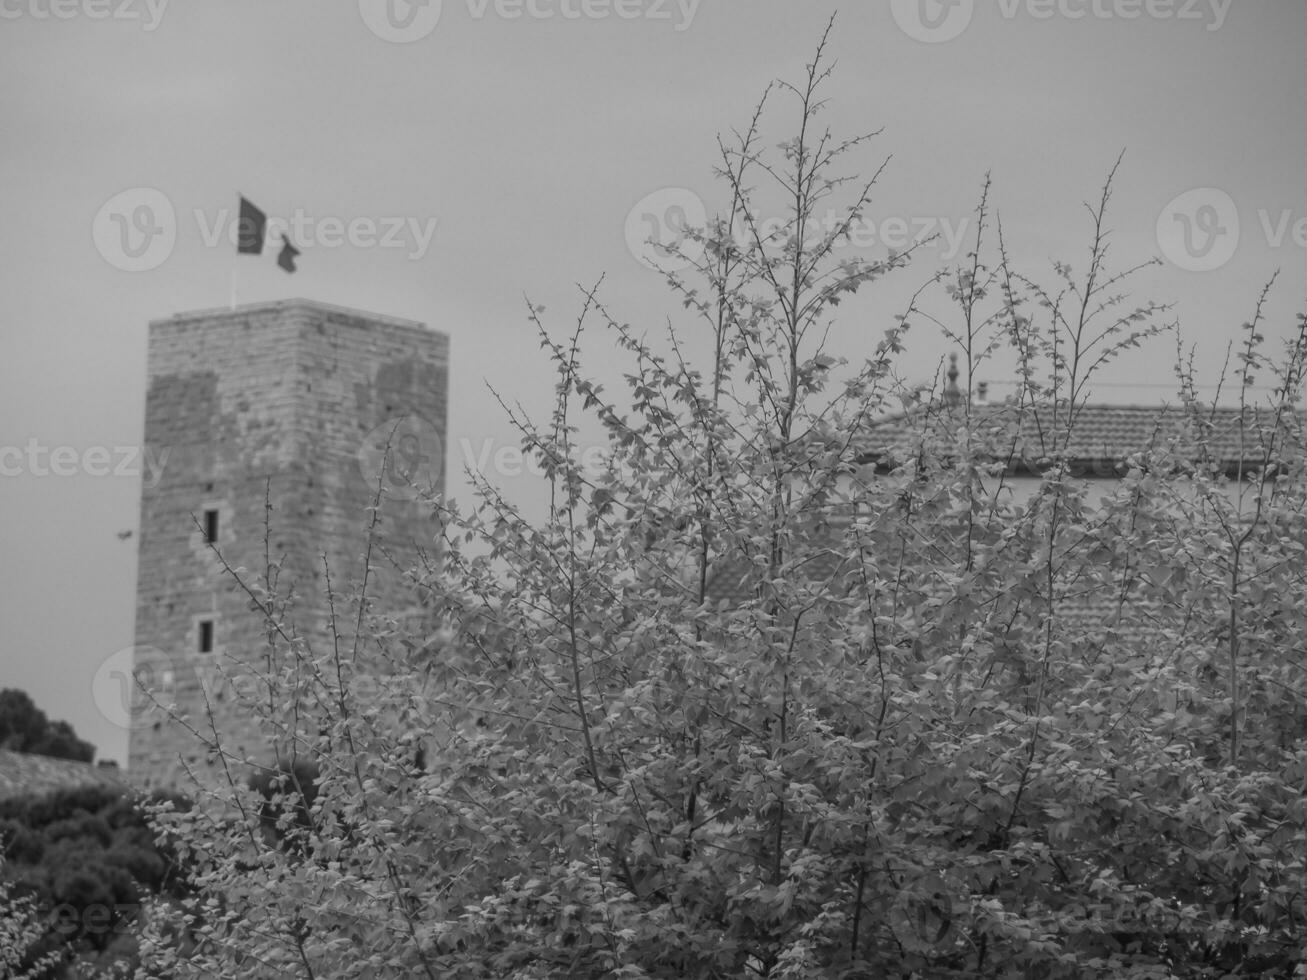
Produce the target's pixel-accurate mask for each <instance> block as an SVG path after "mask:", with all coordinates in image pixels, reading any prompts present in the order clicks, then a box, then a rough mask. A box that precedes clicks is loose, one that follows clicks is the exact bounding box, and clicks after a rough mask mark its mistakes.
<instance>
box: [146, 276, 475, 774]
mask: <svg viewBox="0 0 1307 980" xmlns="http://www.w3.org/2000/svg"><path fill="white" fill-rule="evenodd" d="M149 336H150V339H149V370H148V376H149V390H148V394H147V397H146V423H145V442H146V447H147V449H148V451H149V452H150V453H152V454H154V457H155V458H156V459H160V460H162V466H161V476H160V478H159V479H158V482H157V484H155V485H153V486H146V487H144V488H143V491H142V499H141V524H140V544H139V549H140V561H139V571H138V581H137V608H136V650H135V653H136V671H137V674H138V676H139V678H140V680H141V682H142V683H143V684H145V685H146V686H148V687H149V688H150V691H151V695H150V696H149V697H146V696H142V697H143V698H144V700H145V703H144V704H143V706H142V710H139V711H137V712H136V713H135V715H134V717H135V719H136V724H134V727H133V730H132V733H131V740H130V753H129V772H130V775H131V778H132V780H133V782H136V783H138V784H141V785H180V784H183V783H184V782H185V781H186V778H185V771H184V769H185V766H189V767H190V768H191V769H192V771H194V772H195V773H196V775H197V776H199V777H200V778H202V779H203V778H205V773H206V771H208V772H214V767H215V766H217V765H220V763H219V762H218V761H217V760H216V759H215V758H214V757H213V754H212V753H209V752H206V750H205V747H204V745H203V743H202V742H201V741H200V739H199V738H197V737H196V736H195V734H193V733H192V732H191V731H188V726H189V727H190V728H194V729H195V730H197V731H199V732H200V733H202V734H203V735H205V736H206V737H208V738H210V739H212V738H213V731H212V728H215V727H216V729H217V731H218V734H219V737H220V739H221V741H222V744H223V747H224V749H225V750H226V752H227V753H228V754H230V755H232V756H235V757H237V758H240V759H250V760H260V759H263V760H266V759H268V758H270V757H271V755H272V752H273V746H272V745H271V744H269V739H268V734H267V732H266V731H263V730H261V729H260V728H258V727H257V726H256V725H255V723H254V722H253V721H252V719H251V718H250V716H249V711H248V709H246V708H245V707H244V706H243V705H242V699H243V698H247V697H249V696H257V694H258V688H259V684H258V682H257V680H256V675H257V674H258V673H259V672H263V671H266V669H267V667H268V663H269V657H270V656H272V654H270V650H271V649H273V647H270V644H269V642H268V640H269V630H270V628H271V627H270V625H269V620H271V621H272V622H274V623H275V624H276V627H277V628H279V629H280V631H281V633H283V634H285V635H286V636H298V637H303V638H304V640H305V641H306V642H307V643H308V645H309V646H310V647H311V648H314V649H322V648H323V646H324V645H325V644H327V643H328V642H329V640H330V637H331V636H332V631H331V628H330V622H329V618H328V615H329V613H328V608H329V607H328V603H327V601H326V598H325V594H324V593H325V589H326V585H327V576H328V574H329V575H330V583H331V589H332V591H333V593H335V594H336V596H337V599H336V613H337V616H338V622H337V630H338V631H339V632H342V633H344V634H345V642H346V644H348V643H349V642H350V641H351V639H352V632H351V631H352V626H353V622H354V617H355V616H356V614H357V606H351V605H350V601H349V597H350V596H351V595H352V594H353V592H354V589H355V587H356V586H357V585H358V584H359V583H360V582H361V580H362V578H363V574H364V567H365V566H364V553H365V551H366V549H367V545H368V540H369V535H370V534H371V536H372V538H373V540H374V541H375V542H377V544H376V545H374V548H373V553H372V561H371V567H372V571H371V572H370V574H369V576H368V589H367V593H368V595H369V596H370V597H371V610H372V611H373V612H377V613H381V614H383V615H392V616H401V615H403V614H404V613H405V611H406V610H410V609H411V608H412V606H413V603H414V598H413V590H412V588H411V585H410V584H408V582H407V581H406V578H405V575H404V571H406V570H408V569H410V568H412V567H414V566H415V565H416V564H417V563H418V562H419V560H420V558H421V557H422V556H424V555H427V556H429V555H430V554H432V553H433V552H434V550H435V547H436V532H437V522H436V521H435V519H434V517H433V515H432V509H431V507H430V505H429V503H424V502H423V501H422V500H421V499H420V498H419V496H418V494H417V492H416V489H415V487H414V485H415V484H416V486H419V487H422V488H424V489H426V488H431V487H432V485H434V487H433V488H434V489H435V490H436V491H440V490H442V489H443V460H444V434H445V425H446V400H447V395H446V392H447V387H448V362H449V341H448V338H447V337H446V336H445V335H443V334H441V333H438V332H435V331H431V330H428V329H427V328H425V327H424V326H422V325H421V324H418V323H414V322H412V321H404V320H396V319H391V318H386V317H379V316H374V315H371V314H366V313H360V312H355V311H351V310H343V309H340V308H336V307H331V306H326V305H324V304H319V303H312V302H307V301H303V300H291V301H285V302H277V303H269V304H259V305H254V306H248V307H239V308H237V309H235V310H218V311H206V312H199V313H188V314H180V315H178V316H174V317H171V318H169V319H165V320H157V321H154V322H152V323H151V324H150V335H149ZM387 440H391V441H392V443H393V445H392V453H391V457H390V466H389V467H388V469H387V471H386V472H385V474H384V479H383V482H384V484H385V485H386V487H387V494H386V496H385V497H384V501H383V506H382V508H381V511H380V515H381V516H380V523H379V525H378V526H376V527H371V528H370V525H371V523H372V521H373V517H372V512H371V510H370V508H371V507H372V504H373V502H374V498H375V494H376V492H377V481H378V477H379V475H380V474H379V472H378V471H379V469H380V468H381V464H382V460H383V453H384V452H385V449H386V442H387ZM165 454H166V455H165ZM206 512H216V519H217V537H216V540H215V541H214V542H213V545H214V546H216V552H217V553H215V547H211V546H210V543H209V542H208V540H207V535H206V531H207V530H212V527H211V524H210V522H211V520H212V518H206ZM233 571H234V572H236V573H237V574H238V575H239V578H240V581H237V578H236V576H235V575H233V574H232V573H233ZM269 581H270V582H271V583H272V586H273V588H272V592H273V593H275V595H276V596H277V597H278V598H277V600H276V602H275V603H274V605H273V606H272V608H271V615H270V616H269V615H268V614H267V611H268V610H267V607H266V605H265V606H264V607H263V608H260V605H259V603H264V604H266V603H267V602H268V596H267V593H266V591H265V587H266V586H267V584H268V582H269ZM242 583H243V584H242ZM292 594H293V595H294V599H293V602H292V603H291V605H290V607H289V608H283V604H280V603H283V601H284V600H285V599H286V598H287V597H288V596H290V595H292ZM206 623H208V624H210V625H209V626H208V627H206V626H205V624H206ZM206 629H207V630H208V631H209V632H208V636H207V637H206V635H205V633H206ZM206 640H208V641H209V642H208V643H207V645H208V646H210V647H211V649H209V650H207V651H206V650H205V649H204V647H205V646H206ZM276 649H279V650H281V651H283V653H284V651H286V650H287V649H288V645H287V644H286V643H285V641H284V639H279V641H278V643H277V645H276ZM165 704H175V705H176V708H177V711H176V713H178V714H181V715H182V716H183V717H184V721H182V722H180V723H179V722H177V721H174V720H171V719H170V718H169V717H168V713H167V712H165V711H163V710H162V709H161V708H160V707H159V705H165ZM214 775H220V773H216V772H215V773H214Z"/></svg>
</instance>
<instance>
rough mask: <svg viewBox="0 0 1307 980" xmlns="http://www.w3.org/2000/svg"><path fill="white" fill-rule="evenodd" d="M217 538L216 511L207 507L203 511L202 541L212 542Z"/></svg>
mask: <svg viewBox="0 0 1307 980" xmlns="http://www.w3.org/2000/svg"><path fill="white" fill-rule="evenodd" d="M217 540H218V511H217V508H213V507H211V508H209V509H208V510H206V511H205V512H204V543H205V544H213V543H214V542H215V541H217Z"/></svg>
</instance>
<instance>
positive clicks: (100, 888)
mask: <svg viewBox="0 0 1307 980" xmlns="http://www.w3.org/2000/svg"><path fill="white" fill-rule="evenodd" d="M156 802H159V801H158V800H156ZM174 803H182V805H185V804H184V801H180V800H174ZM0 855H2V857H3V866H2V867H0V884H3V887H5V888H7V889H8V890H9V891H8V894H9V895H10V896H11V898H12V899H13V900H14V902H15V903H18V902H21V903H22V904H21V906H20V905H19V904H15V905H14V910H15V911H14V912H12V913H10V914H16V913H18V912H21V913H22V915H26V916H27V917H28V918H27V919H21V918H20V920H19V921H22V922H26V923H27V926H28V928H29V929H30V935H29V936H28V940H29V941H28V942H27V944H26V947H25V948H24V951H23V953H22V955H21V956H19V957H18V959H16V960H15V963H14V964H12V965H14V966H20V965H21V966H22V968H23V970H24V971H25V975H30V976H31V977H32V978H33V980H46V978H54V977H63V976H90V975H91V974H90V973H88V972H87V971H88V970H91V969H93V968H94V969H97V970H100V971H104V972H103V973H97V974H95V975H97V976H99V975H104V976H109V975H116V976H129V975H130V974H131V972H132V970H133V969H134V964H135V960H136V941H135V939H134V937H133V935H132V929H133V927H134V926H135V925H136V922H137V915H138V913H139V911H140V909H141V906H142V903H143V902H144V901H145V899H146V898H147V897H148V896H168V897H169V898H170V899H176V898H177V897H179V896H180V895H182V894H184V893H185V881H184V875H183V874H181V872H180V870H179V869H178V867H177V864H176V860H175V855H173V854H172V853H171V851H170V849H169V848H168V847H166V846H164V845H161V844H160V843H158V842H156V840H155V838H154V833H153V831H152V830H151V828H150V826H149V824H148V823H147V821H146V818H145V814H144V811H143V810H142V809H141V806H140V804H139V801H138V800H136V799H135V798H133V796H132V795H131V794H130V793H129V792H127V791H126V790H124V789H121V788H115V787H109V786H88V787H82V788H78V789H69V790H61V791H58V792H55V793H49V794H45V795H41V796H27V797H15V798H11V799H6V800H3V801H0ZM23 910H25V911H23ZM119 962H121V963H123V964H125V966H124V967H122V968H119V969H118V972H117V973H114V972H113V970H114V969H115V968H114V964H116V963H119Z"/></svg>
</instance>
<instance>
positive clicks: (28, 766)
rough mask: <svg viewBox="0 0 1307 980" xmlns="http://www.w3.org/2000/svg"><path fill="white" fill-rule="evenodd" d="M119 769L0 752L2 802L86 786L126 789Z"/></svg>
mask: <svg viewBox="0 0 1307 980" xmlns="http://www.w3.org/2000/svg"><path fill="white" fill-rule="evenodd" d="M123 785H124V784H123V780H122V778H121V776H120V775H119V773H118V770H117V768H115V767H112V766H106V767H100V766H93V765H91V764H90V763H89V762H75V761H73V760H72V759H55V758H52V757H51V756H48V755H34V754H31V753H27V752H11V751H9V750H8V749H0V799H11V798H13V797H15V796H31V795H41V794H44V793H53V792H55V791H57V790H62V789H78V788H80V787H83V786H113V787H121V786H123Z"/></svg>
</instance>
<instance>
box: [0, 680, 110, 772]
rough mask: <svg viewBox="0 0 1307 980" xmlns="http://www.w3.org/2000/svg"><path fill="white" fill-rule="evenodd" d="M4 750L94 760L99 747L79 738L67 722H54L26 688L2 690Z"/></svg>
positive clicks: (0, 710) (0, 726) (0, 735)
mask: <svg viewBox="0 0 1307 980" xmlns="http://www.w3.org/2000/svg"><path fill="white" fill-rule="evenodd" d="M0 749H10V750H12V751H14V752H30V753H32V754H34V755H49V756H53V757H54V758H56V759H74V760H76V761H77V762H90V761H91V760H92V759H93V758H95V746H94V745H92V744H91V743H90V742H84V741H82V740H81V739H80V738H78V737H77V733H76V732H74V731H73V728H72V726H71V725H69V724H68V722H66V721H51V720H50V719H49V718H47V717H46V714H45V712H44V711H42V710H41V709H40V708H38V707H37V706H36V704H35V703H34V702H33V701H32V699H31V697H30V696H29V695H28V694H27V693H26V692H24V691H19V690H17V689H15V688H5V689H4V690H3V691H0Z"/></svg>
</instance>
